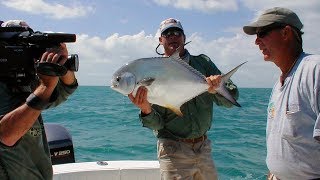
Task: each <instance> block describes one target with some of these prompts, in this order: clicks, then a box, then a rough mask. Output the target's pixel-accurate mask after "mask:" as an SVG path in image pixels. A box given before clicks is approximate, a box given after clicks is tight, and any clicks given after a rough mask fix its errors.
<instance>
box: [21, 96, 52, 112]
mask: <svg viewBox="0 0 320 180" xmlns="http://www.w3.org/2000/svg"><path fill="white" fill-rule="evenodd" d="M26 104H27V105H28V106H29V107H31V108H33V109H37V110H43V109H46V108H47V107H48V106H49V105H50V104H51V103H49V102H46V101H43V100H42V99H40V98H39V97H38V96H36V95H35V94H33V93H31V94H30V95H29V97H28V98H27V99H26Z"/></svg>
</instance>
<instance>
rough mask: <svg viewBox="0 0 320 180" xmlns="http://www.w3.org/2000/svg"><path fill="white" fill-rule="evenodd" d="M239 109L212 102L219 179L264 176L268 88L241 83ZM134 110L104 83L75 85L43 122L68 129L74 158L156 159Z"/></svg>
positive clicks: (148, 135)
mask: <svg viewBox="0 0 320 180" xmlns="http://www.w3.org/2000/svg"><path fill="white" fill-rule="evenodd" d="M239 91H240V97H239V100H238V102H239V103H240V104H241V106H242V107H241V108H238V107H234V108H230V109H226V108H221V107H218V106H214V121H213V124H212V127H211V130H210V131H209V132H208V136H209V138H210V139H211V140H212V149H213V152H212V155H213V159H214V162H215V165H216V167H217V169H218V175H219V179H222V180H242V179H245V180H251V179H257V180H259V179H265V175H266V173H267V167H266V164H265V157H266V146H265V126H266V112H267V111H266V109H267V104H268V99H269V94H270V93H271V89H263V88H261V89H260V88H240V89H239ZM138 113H139V110H138V109H137V108H136V107H135V106H134V105H132V104H131V102H130V101H129V99H128V98H127V97H125V96H123V95H121V94H119V93H117V92H115V91H113V90H111V89H110V88H109V87H107V86H99V87H97V86H80V87H79V88H78V90H77V91H76V92H75V93H74V94H73V95H72V96H71V97H70V98H69V99H68V101H66V102H65V103H64V104H62V105H60V106H58V107H56V108H53V109H50V110H47V111H44V113H43V116H44V121H45V122H47V123H58V124H61V125H63V126H64V127H65V128H67V129H68V131H69V132H70V134H71V135H72V139H73V146H74V149H75V158H76V162H87V161H101V160H106V161H108V160H157V159H156V141H157V139H156V138H155V136H154V135H153V132H152V131H151V130H150V129H147V128H145V127H142V126H141V123H140V121H139V118H138Z"/></svg>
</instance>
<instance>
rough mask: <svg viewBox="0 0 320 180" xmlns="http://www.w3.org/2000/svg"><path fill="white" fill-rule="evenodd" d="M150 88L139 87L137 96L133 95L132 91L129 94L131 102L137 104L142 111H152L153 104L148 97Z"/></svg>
mask: <svg viewBox="0 0 320 180" xmlns="http://www.w3.org/2000/svg"><path fill="white" fill-rule="evenodd" d="M147 96H148V90H147V88H145V87H143V86H141V87H139V88H138V90H137V93H136V96H135V97H133V95H132V93H130V94H129V95H128V97H129V99H130V100H131V102H132V103H133V104H134V105H136V106H137V107H138V108H140V110H141V111H142V113H144V114H150V113H151V104H150V103H149V101H148V99H147Z"/></svg>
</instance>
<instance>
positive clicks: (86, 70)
mask: <svg viewBox="0 0 320 180" xmlns="http://www.w3.org/2000/svg"><path fill="white" fill-rule="evenodd" d="M187 39H188V40H191V41H192V42H191V43H190V44H188V45H187V46H186V48H187V49H189V51H190V53H191V54H194V55H198V54H201V53H203V54H206V55H208V56H209V57H210V58H211V59H212V61H213V62H214V63H215V64H216V65H217V66H218V67H219V68H220V70H221V71H222V72H225V73H226V72H227V71H229V70H231V69H232V68H233V67H235V66H236V65H238V64H240V63H242V62H244V61H248V63H247V64H246V65H244V66H243V67H241V68H240V69H239V70H238V72H237V73H236V74H235V75H234V76H233V77H232V80H233V81H234V82H235V83H236V84H238V86H240V87H257V85H258V87H271V86H272V84H273V82H274V81H275V78H277V76H275V74H277V73H276V72H277V70H276V69H275V67H273V66H272V64H271V63H265V62H264V61H263V59H262V56H261V55H260V54H259V52H258V51H259V50H258V48H257V47H255V45H254V43H253V41H254V40H253V38H252V37H249V38H248V37H245V36H244V35H243V34H240V33H239V34H236V35H235V36H233V37H230V38H223V37H222V38H219V39H213V40H208V39H204V38H202V37H201V36H199V35H198V34H197V33H195V34H192V35H191V36H190V37H187ZM157 44H158V35H157V34H156V35H155V36H152V35H146V34H145V33H144V32H143V31H142V32H140V33H138V34H134V35H124V36H119V34H113V35H111V36H109V37H107V38H105V39H102V38H99V37H89V36H88V35H84V34H82V35H78V36H77V42H76V43H71V44H68V47H69V52H70V53H77V54H78V55H79V58H80V70H79V72H78V73H77V77H78V78H79V83H80V84H81V85H97V84H98V85H109V84H110V80H111V77H112V74H113V73H114V72H115V71H116V70H117V69H118V68H120V67H121V66H122V65H124V64H125V63H127V62H129V61H132V60H135V59H138V58H144V57H154V56H158V55H157V54H156V53H155V51H154V49H155V47H156V46H157ZM159 50H160V51H161V48H160V49H159ZM257 75H258V77H257ZM270 77H271V78H270Z"/></svg>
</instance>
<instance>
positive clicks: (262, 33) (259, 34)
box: [257, 31, 270, 38]
mask: <svg viewBox="0 0 320 180" xmlns="http://www.w3.org/2000/svg"><path fill="white" fill-rule="evenodd" d="M269 32H270V31H260V32H257V37H258V38H264V37H265V36H266V35H267V34H268V33H269Z"/></svg>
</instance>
